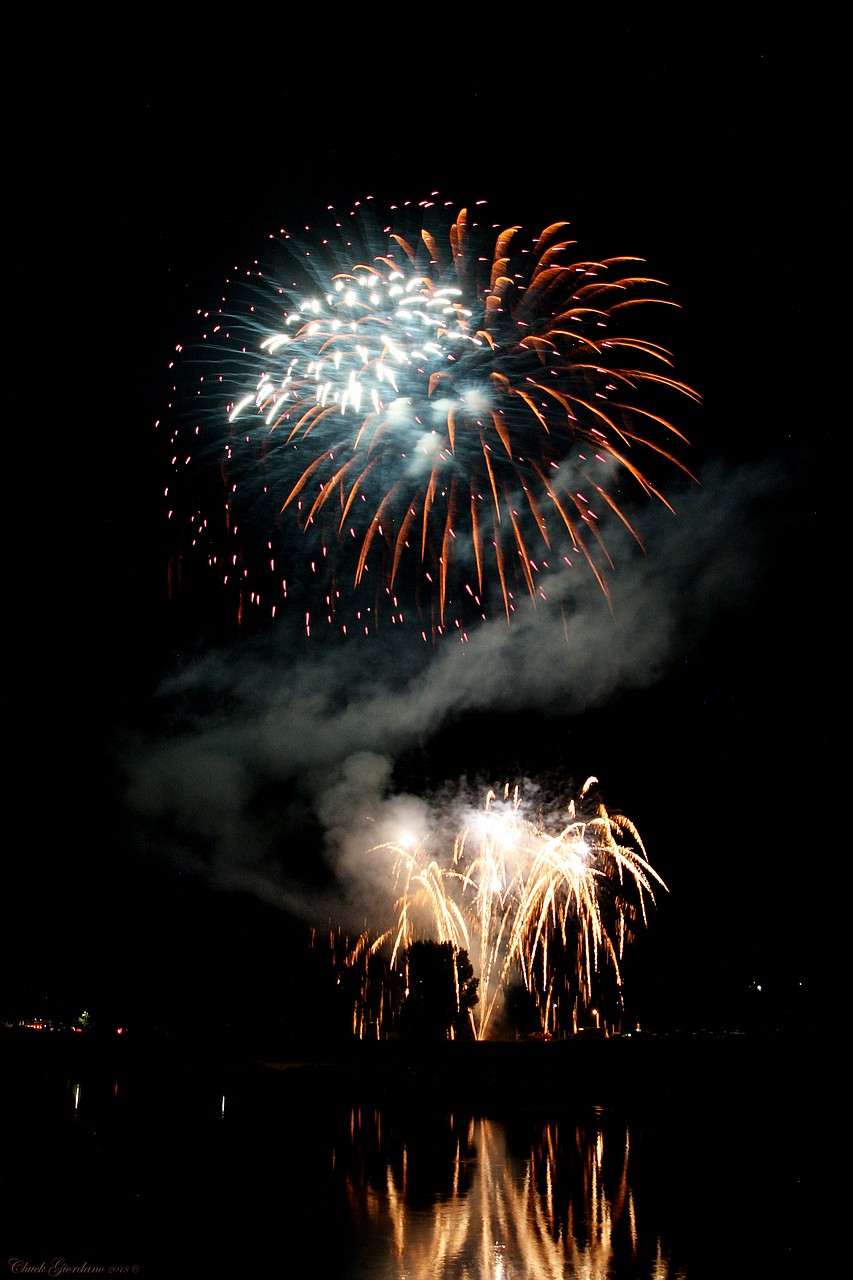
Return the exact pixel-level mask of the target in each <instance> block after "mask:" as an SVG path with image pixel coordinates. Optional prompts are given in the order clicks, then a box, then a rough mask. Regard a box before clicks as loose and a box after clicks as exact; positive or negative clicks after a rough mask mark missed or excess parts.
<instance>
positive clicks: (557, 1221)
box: [336, 1108, 686, 1280]
mask: <svg viewBox="0 0 853 1280" xmlns="http://www.w3.org/2000/svg"><path fill="white" fill-rule="evenodd" d="M349 1139H350V1140H349V1141H348V1142H347V1143H346V1144H344V1145H342V1146H340V1147H339V1148H338V1149H337V1152H336V1157H337V1161H338V1162H339V1165H342V1166H343V1167H344V1170H345V1178H346V1186H347V1193H348V1203H349V1208H350V1213H351V1215H352V1218H353V1222H354V1224H355V1225H356V1239H357V1240H359V1241H360V1242H361V1244H360V1247H359V1249H358V1253H359V1256H360V1263H359V1265H360V1266H361V1268H362V1270H361V1272H359V1273H358V1274H363V1275H365V1276H367V1275H370V1276H375V1277H392V1276H394V1277H406V1280H421V1278H423V1280H436V1277H448V1276H460V1277H462V1276H464V1277H470V1278H471V1280H515V1278H516V1277H525V1278H526V1280H540V1278H541V1280H546V1278H547V1280H555V1278H557V1277H560V1278H562V1277H565V1276H575V1275H576V1276H581V1277H585V1278H586V1280H599V1277H601V1280H604V1278H605V1277H608V1278H610V1280H612V1278H613V1277H615V1276H626V1277H628V1276H630V1277H632V1280H640V1277H650V1278H651V1277H653V1278H654V1280H664V1277H667V1278H669V1277H672V1278H673V1280H675V1278H676V1277H684V1276H686V1272H685V1271H683V1270H682V1269H680V1268H678V1267H676V1266H674V1265H673V1264H672V1262H671V1259H670V1258H669V1256H668V1254H667V1250H666V1247H665V1243H664V1241H663V1240H662V1239H661V1237H660V1235H659V1234H658V1232H657V1230H656V1229H655V1227H654V1224H653V1223H649V1222H644V1221H643V1217H642V1213H641V1210H640V1205H639V1204H638V1201H637V1196H636V1194H635V1188H634V1185H633V1183H632V1178H631V1175H632V1161H631V1134H630V1130H629V1127H628V1126H627V1124H619V1123H612V1122H611V1123H607V1120H606V1117H605V1115H604V1114H603V1113H600V1112H599V1113H593V1114H592V1116H591V1119H590V1122H589V1123H578V1122H569V1121H568V1120H553V1121H545V1122H542V1121H535V1122H534V1121H527V1122H524V1121H514V1122H510V1123H505V1122H499V1121H497V1120H494V1119H488V1118H467V1119H460V1118H459V1117H456V1116H454V1115H449V1116H446V1117H443V1118H439V1117H436V1116H428V1117H427V1118H426V1120H425V1121H424V1122H422V1123H420V1124H417V1123H415V1124H413V1123H412V1122H411V1121H407V1122H406V1123H405V1124H399V1123H395V1122H394V1121H393V1120H391V1119H389V1117H388V1116H387V1115H385V1114H383V1112H382V1111H380V1110H373V1111H364V1110H361V1109H359V1108H356V1109H354V1110H353V1111H352V1114H351V1117H350V1133H349Z"/></svg>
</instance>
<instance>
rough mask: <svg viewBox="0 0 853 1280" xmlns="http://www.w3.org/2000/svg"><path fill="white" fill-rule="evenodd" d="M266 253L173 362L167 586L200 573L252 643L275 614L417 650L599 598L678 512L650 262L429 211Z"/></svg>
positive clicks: (281, 244)
mask: <svg viewBox="0 0 853 1280" xmlns="http://www.w3.org/2000/svg"><path fill="white" fill-rule="evenodd" d="M271 239H272V240H273V241H274V243H275V247H276V252H277V253H278V255H279V261H278V262H275V261H274V265H273V267H272V268H262V267H261V266H260V265H259V264H257V263H256V264H254V265H253V267H252V268H251V269H250V270H248V271H246V272H244V273H237V272H235V274H234V276H233V277H232V278H231V280H230V281H229V282H228V286H227V289H226V291H225V292H224V293H223V295H222V297H221V299H220V300H219V302H218V303H217V305H216V306H215V307H213V308H211V309H210V310H209V311H207V312H204V313H200V315H201V319H202V322H203V337H202V340H201V342H200V343H199V344H198V346H197V347H196V348H194V349H192V350H187V351H186V352H183V351H182V352H181V353H180V358H179V360H178V361H177V362H176V368H180V371H181V378H182V379H183V378H184V377H186V378H188V380H189V381H188V382H186V383H185V382H183V381H182V382H181V385H179V384H178V382H176V384H175V388H174V397H175V399H174V407H175V410H176V412H175V418H174V420H173V421H172V420H170V424H169V426H170V436H169V439H170V445H171V450H170V452H171V459H172V465H173V468H174V474H173V477H172V480H171V481H170V484H169V487H168V490H167V501H168V506H169V513H170V516H171V518H172V520H173V522H174V528H175V530H176V538H175V546H176V551H175V555H174V557H173V562H172V571H173V578H174V579H175V580H176V579H177V576H178V565H179V563H183V562H185V561H186V559H187V557H188V555H189V554H190V552H191V551H192V554H193V557H197V558H200V559H201V560H202V561H206V562H207V563H208V564H209V565H210V567H211V569H212V570H214V572H215V575H216V577H217V579H218V581H219V582H220V583H221V585H222V587H223V589H224V590H225V591H226V593H227V594H228V595H229V598H231V599H232V600H233V601H234V604H235V608H236V610H237V613H238V615H239V616H240V617H241V618H243V619H245V617H246V615H247V612H248V610H249V609H250V608H251V609H254V610H255V612H256V614H257V615H258V616H265V617H268V616H271V615H272V616H274V615H276V614H277V613H278V614H280V613H281V612H282V609H283V606H284V605H285V604H289V606H290V609H291V612H292V613H293V614H295V615H296V616H297V617H298V619H299V622H300V625H304V627H305V629H306V630H307V631H308V632H309V633H311V632H312V631H313V632H316V630H318V629H322V628H331V629H332V630H333V631H335V632H336V633H338V634H343V635H352V634H354V633H361V632H371V631H374V630H376V629H377V628H379V627H382V626H385V625H390V624H393V625H400V624H402V623H404V622H409V621H412V622H417V625H418V626H419V627H420V629H421V630H422V632H423V635H424V638H425V639H431V640H432V639H434V638H435V637H436V636H438V635H440V634H445V633H448V632H449V633H452V634H456V635H459V636H461V637H463V638H464V637H465V635H466V629H467V628H468V627H470V625H471V624H472V623H475V622H477V621H478V620H480V619H486V618H488V617H490V616H494V615H498V616H504V617H505V618H506V619H507V620H509V619H510V618H511V616H512V613H513V611H514V610H515V609H516V607H517V606H518V602H519V601H520V600H523V599H528V598H529V599H530V600H532V602H533V603H534V604H537V603H538V602H539V601H541V600H544V599H546V597H547V595H548V591H549V587H550V585H551V584H552V583H553V581H554V580H555V577H556V576H557V575H561V574H563V573H565V572H567V571H568V570H569V569H570V568H571V567H572V566H575V565H578V564H580V565H583V566H586V568H587V570H588V571H591V573H592V574H593V575H594V577H595V578H596V579H597V581H598V582H599V584H600V586H601V588H602V590H603V591H604V592H605V594H606V593H607V576H606V575H607V573H608V571H609V568H610V567H611V560H610V555H609V553H608V550H607V543H606V538H605V530H606V528H607V527H608V526H609V525H610V524H611V523H613V522H614V521H616V522H619V523H620V524H621V525H623V526H625V527H626V528H627V529H628V530H630V532H631V534H632V535H633V536H634V537H635V538H637V539H638V540H639V534H638V533H637V529H636V526H635V522H634V518H633V515H632V512H633V509H634V506H635V504H636V501H637V500H638V499H639V500H641V501H645V500H647V499H650V498H651V499H656V500H659V501H661V502H664V503H665V504H667V505H669V504H668V503H667V499H666V497H665V496H664V493H663V489H662V487H661V485H660V482H659V481H658V479H657V478H656V477H657V472H658V471H659V469H660V466H661V464H664V465H665V466H667V467H675V468H681V469H682V470H684V467H683V464H682V463H681V462H679V461H678V459H677V457H676V453H675V452H674V450H676V448H677V446H678V445H679V444H683V443H684V436H683V434H682V432H681V430H680V429H679V428H678V427H677V426H675V425H674V424H673V422H672V421H671V419H670V416H669V410H668V408H667V407H666V402H667V400H668V399H669V398H672V397H674V398H675V400H676V401H677V402H680V403H682V404H683V403H684V402H685V400H687V401H695V400H697V399H698V397H697V396H696V393H695V392H694V391H692V390H691V388H690V387H688V386H687V385H686V384H685V383H683V382H681V381H678V380H676V379H675V378H674V377H673V376H672V360H671V357H670V355H669V352H668V351H667V350H666V349H665V348H664V347H663V346H662V345H660V344H659V343H658V342H656V341H654V340H652V339H650V338H645V337H638V336H635V334H634V329H633V327H632V321H633V319H634V317H636V316H638V315H641V314H643V313H645V312H646V311H647V309H648V307H649V306H651V305H652V304H654V305H656V306H664V305H669V306H672V305H675V304H674V303H671V302H668V301H666V300H665V299H664V298H663V297H662V296H661V292H662V288H663V286H662V285H661V282H660V281H658V280H655V279H653V278H651V277H649V276H648V275H646V274H644V272H643V271H642V267H641V260H640V259H636V258H628V257H611V258H606V259H603V260H599V261H593V260H589V259H585V258H582V257H580V256H579V255H578V254H577V252H576V249H575V242H574V241H573V240H572V239H571V238H570V236H569V224H568V223H566V222H556V223H554V224H552V225H550V226H548V227H546V228H545V229H544V230H543V231H542V232H541V233H540V234H539V235H538V236H536V237H534V238H533V239H529V238H525V236H524V235H523V233H522V228H521V227H518V226H512V225H510V226H503V225H496V224H493V223H492V222H491V220H490V219H489V218H488V216H487V214H486V212H485V210H484V209H483V208H482V207H481V206H479V205H478V206H476V207H475V209H473V210H467V209H464V208H463V209H455V208H453V207H450V206H445V205H443V204H442V203H440V202H439V201H437V200H436V199H431V200H424V201H421V202H420V204H419V205H414V204H409V205H405V206H401V207H394V208H392V209H391V210H390V211H389V212H388V213H386V214H385V215H384V216H379V215H378V214H376V213H375V212H374V209H373V206H372V205H371V203H370V202H369V201H367V202H365V203H364V204H363V205H361V206H358V207H357V208H356V209H354V210H353V211H352V212H351V214H350V215H349V216H347V217H345V218H340V219H339V220H338V221H337V225H336V227H335V229H334V235H333V236H331V237H329V238H328V239H324V240H322V242H321V243H318V244H316V245H315V243H314V241H313V240H312V239H311V236H310V233H309V232H308V229H307V228H306V229H305V232H304V233H301V234H300V235H298V236H297V235H290V234H288V233H286V232H282V233H281V235H280V236H276V237H272V238H271ZM275 256H276V255H275V253H273V254H271V255H270V257H271V259H273V260H274V259H275ZM285 267H286V268H288V269H289V271H290V274H289V275H288V276H287V277H286V283H285V282H284V281H285V277H284V275H283V274H282V272H283V271H284V269H285ZM188 411H189V414H190V416H189V417H187V416H186V414H187V412H188ZM211 468H214V469H215V472H216V474H217V475H219V476H221V488H219V489H218V492H219V494H220V499H219V500H218V501H217V502H212V501H211V497H210V494H211V487H210V474H211Z"/></svg>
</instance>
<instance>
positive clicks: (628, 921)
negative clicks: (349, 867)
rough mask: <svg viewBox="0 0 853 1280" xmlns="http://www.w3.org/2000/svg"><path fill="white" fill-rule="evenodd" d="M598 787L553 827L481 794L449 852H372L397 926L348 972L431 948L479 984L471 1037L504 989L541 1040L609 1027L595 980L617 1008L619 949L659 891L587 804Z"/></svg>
mask: <svg viewBox="0 0 853 1280" xmlns="http://www.w3.org/2000/svg"><path fill="white" fill-rule="evenodd" d="M596 781H597V780H596V779H595V778H589V779H588V780H587V782H586V783H585V784H584V786H583V788H582V789H581V791H580V794H579V795H578V797H577V799H572V800H571V801H570V802H569V803H568V805H567V806H565V807H564V808H563V810H562V812H561V813H560V814H559V815H558V816H557V820H556V823H554V821H553V819H551V820H550V821H549V819H548V818H547V817H546V815H544V814H542V813H538V814H537V815H536V817H535V819H534V818H533V817H532V816H531V815H530V814H529V813H528V812H527V811H526V806H525V802H524V800H523V797H522V795H521V793H520V791H519V790H518V788H516V789H515V790H514V791H510V788H509V787H506V788H504V790H503V792H502V796H501V797H500V798H499V797H498V795H496V793H495V792H494V791H490V792H488V794H487V796H486V801H485V805H484V806H483V808H482V809H481V811H480V812H479V813H477V814H476V815H475V816H474V817H473V818H472V819H471V821H470V822H469V823H468V824H467V825H466V826H465V828H464V830H463V831H462V833H461V834H459V835H457V837H456V839H455V841H454V843H453V845H452V848H448V847H446V846H445V847H443V848H442V847H440V848H439V849H437V850H434V849H433V847H432V845H433V839H434V838H433V837H427V838H426V839H424V840H421V841H411V842H406V841H404V840H401V841H396V842H391V843H388V844H385V845H382V846H378V847H377V849H375V850H373V853H377V852H379V851H380V850H381V851H384V852H390V853H392V854H393V856H394V858H395V861H396V871H395V874H396V891H397V906H396V923H395V925H394V927H393V928H392V929H391V930H389V931H387V932H386V933H384V934H382V935H380V936H379V937H375V936H373V941H372V942H371V943H370V944H368V938H370V937H371V936H372V935H368V934H366V935H365V936H364V938H363V939H360V940H359V942H358V943H357V944H356V947H355V948H354V949H353V950H352V952H351V953H350V954H349V956H348V957H347V960H346V964H347V966H349V967H351V966H353V965H356V966H357V965H358V962H359V957H361V956H362V955H365V956H366V955H367V954H368V953H369V954H375V953H376V952H377V951H378V949H379V947H380V946H381V945H382V944H383V943H385V941H386V940H388V941H390V943H391V947H392V950H391V958H390V970H391V971H393V970H394V968H395V965H396V964H397V963H398V961H399V958H400V956H401V955H402V954H403V953H404V952H405V949H406V948H407V947H409V946H411V944H412V943H413V942H414V941H417V940H418V939H424V938H429V939H433V940H436V941H438V942H440V943H450V944H452V946H453V947H455V948H457V949H458V950H460V951H465V952H467V953H468V956H469V958H470V960H471V962H472V964H473V966H474V971H475V973H476V975H477V976H478V978H479V1003H478V1006H477V1008H476V1010H475V1013H474V1018H475V1025H474V1032H475V1034H476V1036H477V1037H478V1038H479V1039H482V1038H484V1037H485V1036H486V1034H487V1032H488V1029H489V1026H490V1023H491V1022H492V1019H493V1016H494V1015H495V1012H496V1009H497V1007H498V1004H499V1002H500V1001H501V1000H502V999H504V998H505V996H506V994H507V989H508V987H509V986H510V984H511V983H513V982H520V983H521V984H522V985H523V988H524V990H525V991H526V992H527V994H528V997H529V999H530V1001H531V1002H532V1003H533V1005H534V1006H535V1009H536V1010H537V1017H538V1022H539V1026H540V1029H541V1030H542V1031H543V1032H547V1033H549V1034H566V1033H569V1032H574V1031H577V1030H578V1027H579V1025H581V1024H582V1022H583V1020H584V1019H586V1020H587V1021H589V1019H595V1024H596V1025H597V1026H604V1025H606V1023H607V1016H608V1015H607V1013H606V1011H605V1009H603V1008H602V1009H596V1008H595V1007H594V1006H595V1002H596V1001H597V1000H599V999H600V995H601V994H602V993H603V988H602V979H603V977H604V975H605V974H607V975H609V977H610V980H611V983H612V984H613V986H614V988H615V994H616V999H617V1003H619V1004H621V982H622V977H621V961H622V958H623V955H624V951H625V947H626V944H627V943H629V942H630V941H631V940H632V938H633V936H634V930H635V926H636V924H637V923H638V922H639V921H641V922H642V923H643V924H645V923H646V922H647V915H646V900H647V899H649V900H650V901H651V902H654V892H653V888H654V886H655V885H658V886H661V887H663V888H665V887H666V886H665V885H664V884H663V881H662V880H661V878H660V876H659V875H658V874H657V873H656V872H655V871H654V869H653V868H652V866H651V864H650V862H649V860H648V857H647V855H646V851H645V848H644V846H643V842H642V840H641V838H640V835H639V832H638V831H637V830H636V828H635V827H634V825H633V823H632V822H630V820H629V819H628V818H626V817H624V816H622V815H621V814H610V813H608V811H607V809H606V808H605V806H604V805H603V804H601V803H600V802H598V801H595V800H594V799H593V798H592V788H593V785H594V784H595V783H596ZM546 823H547V825H549V826H552V827H553V830H550V831H549V830H548V829H547V828H546ZM371 947H372V950H371ZM362 968H363V966H362ZM363 971H364V973H365V975H366V973H367V971H366V969H363ZM375 999H376V997H374V1003H375ZM363 1003H364V1004H366V1003H367V999H366V997H363ZM617 1016H618V1013H617ZM377 1030H378V1027H377Z"/></svg>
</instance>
